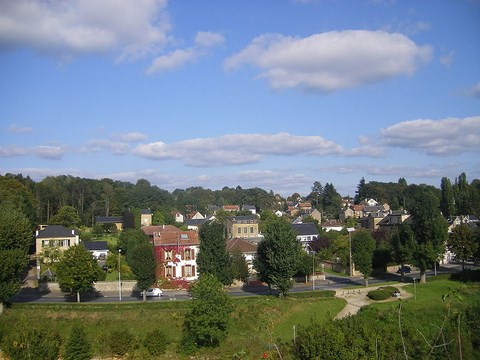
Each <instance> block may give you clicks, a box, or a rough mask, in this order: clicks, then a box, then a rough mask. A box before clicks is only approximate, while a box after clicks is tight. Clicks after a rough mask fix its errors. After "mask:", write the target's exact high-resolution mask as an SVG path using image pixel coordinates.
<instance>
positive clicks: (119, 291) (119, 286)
mask: <svg viewBox="0 0 480 360" xmlns="http://www.w3.org/2000/svg"><path fill="white" fill-rule="evenodd" d="M121 256H122V251H121V250H120V249H118V301H122V277H121V275H120V258H121Z"/></svg>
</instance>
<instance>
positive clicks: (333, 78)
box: [224, 30, 432, 92]
mask: <svg viewBox="0 0 480 360" xmlns="http://www.w3.org/2000/svg"><path fill="white" fill-rule="evenodd" d="M431 52H432V48H431V47H430V46H418V45H417V44H415V42H413V41H412V40H410V39H409V38H407V37H406V36H404V35H402V34H399V33H388V32H385V31H364V30H347V31H333V32H326V33H321V34H315V35H312V36H310V37H306V38H294V37H288V36H283V35H279V34H266V35H261V36H259V37H257V38H255V39H254V40H253V41H252V42H251V43H250V45H248V46H247V47H246V48H245V49H243V50H242V51H240V52H239V53H237V54H235V55H233V56H231V57H229V58H228V59H226V60H225V63H224V67H225V69H226V70H235V69H237V68H239V67H240V66H242V65H244V64H251V65H253V66H255V67H257V68H259V69H260V71H261V72H260V74H259V75H258V77H259V78H265V79H267V80H268V81H269V83H270V86H271V87H272V88H274V89H282V88H301V89H306V90H316V91H321V92H331V91H335V90H339V89H345V88H351V87H355V86H360V85H364V84H369V83H376V82H380V81H385V80H388V79H390V78H393V77H395V76H399V75H407V76H411V75H413V74H414V73H415V71H416V70H417V69H418V67H419V66H420V65H421V64H422V63H425V62H427V61H429V60H430V57H431Z"/></svg>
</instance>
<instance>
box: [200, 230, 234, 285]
mask: <svg viewBox="0 0 480 360" xmlns="http://www.w3.org/2000/svg"><path fill="white" fill-rule="evenodd" d="M199 236H200V251H199V253H198V256H197V265H198V271H199V273H201V274H211V275H213V276H215V277H216V278H217V279H218V280H220V282H221V283H222V284H224V285H230V284H231V283H232V281H233V278H232V265H231V259H230V255H229V254H228V252H227V242H226V238H225V229H224V225H223V224H221V223H219V222H217V221H210V222H207V223H205V224H203V225H202V227H201V228H200V231H199Z"/></svg>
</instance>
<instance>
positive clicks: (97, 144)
mask: <svg viewBox="0 0 480 360" xmlns="http://www.w3.org/2000/svg"><path fill="white" fill-rule="evenodd" d="M102 150H109V151H111V152H112V153H113V154H115V155H124V154H127V153H128V152H129V151H130V146H129V145H128V144H127V143H125V142H120V141H111V140H103V139H94V140H90V141H88V142H87V146H86V147H83V148H81V149H80V150H79V151H80V152H82V153H89V152H100V151H102Z"/></svg>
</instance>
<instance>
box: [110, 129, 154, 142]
mask: <svg viewBox="0 0 480 360" xmlns="http://www.w3.org/2000/svg"><path fill="white" fill-rule="evenodd" d="M112 138H113V139H116V140H118V141H123V142H128V143H131V142H140V141H143V140H145V139H147V136H146V135H145V134H142V133H140V132H129V133H124V134H113V136H112Z"/></svg>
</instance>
